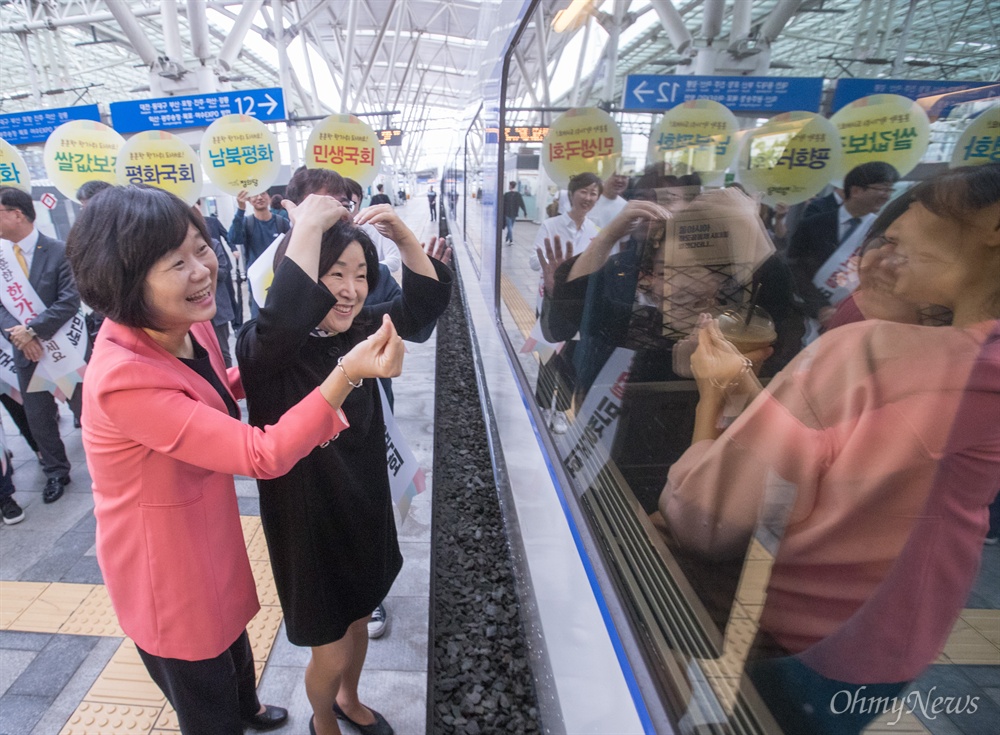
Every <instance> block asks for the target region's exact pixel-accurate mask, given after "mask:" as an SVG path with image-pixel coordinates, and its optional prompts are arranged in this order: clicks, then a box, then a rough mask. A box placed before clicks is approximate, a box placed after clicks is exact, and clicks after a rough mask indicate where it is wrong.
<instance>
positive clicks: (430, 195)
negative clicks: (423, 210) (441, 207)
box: [427, 186, 438, 222]
mask: <svg viewBox="0 0 1000 735" xmlns="http://www.w3.org/2000/svg"><path fill="white" fill-rule="evenodd" d="M437 199H438V195H437V193H436V192H435V191H434V187H433V186H432V187H431V188H430V191H428V192H427V204H428V206H430V208H431V222H433V221H434V220H436V219H437V217H438V213H437Z"/></svg>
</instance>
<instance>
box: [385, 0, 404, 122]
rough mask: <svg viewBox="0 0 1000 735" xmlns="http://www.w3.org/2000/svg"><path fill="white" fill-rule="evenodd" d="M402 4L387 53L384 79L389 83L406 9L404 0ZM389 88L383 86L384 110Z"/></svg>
mask: <svg viewBox="0 0 1000 735" xmlns="http://www.w3.org/2000/svg"><path fill="white" fill-rule="evenodd" d="M402 2H403V4H402V5H400V6H399V12H397V13H396V28H395V31H394V33H393V37H392V50H391V51H390V52H389V67H388V71H387V72H386V79H387V80H388V81H391V80H392V78H393V76H394V70H395V64H396V49H397V47H398V46H399V30H400V28H401V27H402V23H403V13H404V11H405V8H406V0H402ZM391 86H392V85H391V84H386V85H385V98H384V99H383V103H384V105H385V107H386V108H388V107H389V94H390V92H389V88H390V87H391Z"/></svg>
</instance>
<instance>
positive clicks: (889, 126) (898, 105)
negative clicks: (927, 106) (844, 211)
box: [830, 94, 931, 177]
mask: <svg viewBox="0 0 1000 735" xmlns="http://www.w3.org/2000/svg"><path fill="white" fill-rule="evenodd" d="M830 122H832V123H833V124H834V125H835V126H836V127H837V132H838V133H839V134H840V145H841V154H840V155H841V158H840V176H841V177H842V176H844V175H845V174H846V173H847V172H848V171H850V170H851V169H852V168H854V167H855V166H859V165H861V164H862V163H869V162H871V161H882V162H883V163H888V164H891V165H892V166H893V167H894V168H895V169H896V170H897V171H899V175H900V176H905V175H906V174H907V173H909V172H910V171H912V170H913V168H914V167H915V166H916V165H917V164H918V163H920V159H921V158H922V157H923V155H924V153H925V152H926V151H927V146H928V144H929V143H930V140H931V124H930V121H929V120H928V119H927V113H926V112H924V108H922V107H921V106H920V105H918V104H917V103H916V102H915V101H914V100H911V99H909V98H908V97H902V96H900V95H898V94H872V95H868V96H867V97H862V98H861V99H858V100H854V102H852V103H851V104H849V105H847V106H845V107H841V108H840V109H839V110H837V113H836V114H835V115H834V116H833V117H831V118H830Z"/></svg>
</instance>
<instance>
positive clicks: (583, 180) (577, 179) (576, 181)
mask: <svg viewBox="0 0 1000 735" xmlns="http://www.w3.org/2000/svg"><path fill="white" fill-rule="evenodd" d="M592 184H597V193H598V194H603V193H604V182H603V181H601V179H600V177H599V176H598V175H597V174H592V173H590V172H589V171H587V172H585V173H582V174H576V175H575V176H571V177H570V179H569V184H567V185H566V189H567V191H569V193H570V194H572V193H573V192H575V191H579V190H580V189H586V188H587V187H588V186H590V185H592Z"/></svg>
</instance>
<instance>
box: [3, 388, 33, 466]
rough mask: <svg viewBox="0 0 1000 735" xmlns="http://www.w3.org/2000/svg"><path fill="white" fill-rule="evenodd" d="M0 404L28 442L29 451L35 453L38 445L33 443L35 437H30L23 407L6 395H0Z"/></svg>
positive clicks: (26, 416)
mask: <svg viewBox="0 0 1000 735" xmlns="http://www.w3.org/2000/svg"><path fill="white" fill-rule="evenodd" d="M0 403H2V404H3V407H4V408H6V409H7V413H9V414H10V417H11V418H12V419H14V424H15V425H16V426H17V430H18V431H20V432H21V436H23V437H24V440H25V441H26V442H28V446H29V447H31V451H32V452H36V453H37V452H38V444H37V443H35V437H33V436H32V435H31V427H30V426H28V415H27V414H26V413H25V412H24V406H22V405H21V404H20V403H18V402H17V401H15V400H14V399H13V398H11V397H10V396H8V395H7V394H6V393H4V394H3V395H0Z"/></svg>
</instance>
